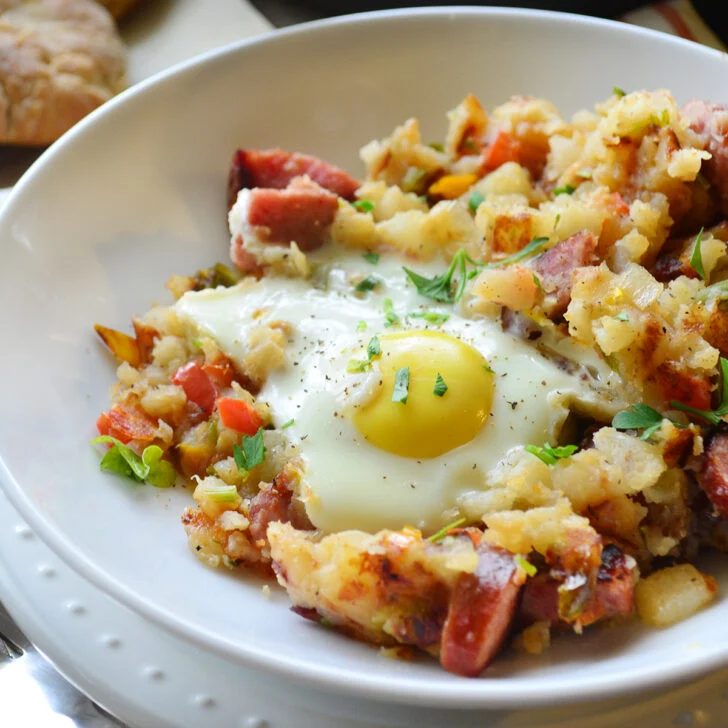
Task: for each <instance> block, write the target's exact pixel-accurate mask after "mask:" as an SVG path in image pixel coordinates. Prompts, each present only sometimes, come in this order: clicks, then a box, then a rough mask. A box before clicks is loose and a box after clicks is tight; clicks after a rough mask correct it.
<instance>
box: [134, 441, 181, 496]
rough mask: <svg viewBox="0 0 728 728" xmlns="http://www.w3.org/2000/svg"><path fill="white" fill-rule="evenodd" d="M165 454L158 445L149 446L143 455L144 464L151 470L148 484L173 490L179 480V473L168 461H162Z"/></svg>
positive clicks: (148, 475) (148, 474)
mask: <svg viewBox="0 0 728 728" xmlns="http://www.w3.org/2000/svg"><path fill="white" fill-rule="evenodd" d="M162 455H164V452H163V451H162V448H161V447H159V446H158V445H148V446H147V447H145V448H144V452H143V453H142V462H143V463H144V464H145V465H146V466H147V467H148V468H149V472H148V473H147V483H149V485H153V486H154V487H155V488H171V487H172V486H173V485H174V483H175V481H176V480H177V471H176V470H175V469H174V465H172V463H170V462H169V461H168V460H162Z"/></svg>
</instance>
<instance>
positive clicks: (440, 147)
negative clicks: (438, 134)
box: [427, 142, 445, 152]
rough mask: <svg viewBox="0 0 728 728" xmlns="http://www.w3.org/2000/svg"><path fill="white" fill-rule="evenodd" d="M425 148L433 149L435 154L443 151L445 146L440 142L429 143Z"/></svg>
mask: <svg viewBox="0 0 728 728" xmlns="http://www.w3.org/2000/svg"><path fill="white" fill-rule="evenodd" d="M427 146H428V147H430V149H434V150H435V151H436V152H444V151H445V145H444V144H441V143H440V142H430V143H429V144H428V145H427Z"/></svg>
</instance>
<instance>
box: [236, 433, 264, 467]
mask: <svg viewBox="0 0 728 728" xmlns="http://www.w3.org/2000/svg"><path fill="white" fill-rule="evenodd" d="M233 458H234V459H235V464H236V465H237V466H238V469H239V470H244V471H246V472H247V471H248V470H252V469H253V468H254V467H255V466H256V465H260V464H261V463H262V462H263V461H264V460H265V444H264V443H263V428H262V427H259V428H258V432H256V433H255V435H253V436H252V437H251V436H250V435H243V440H242V446H241V445H233Z"/></svg>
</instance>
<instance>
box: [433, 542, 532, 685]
mask: <svg viewBox="0 0 728 728" xmlns="http://www.w3.org/2000/svg"><path fill="white" fill-rule="evenodd" d="M478 554H479V561H478V566H477V567H476V569H475V572H474V573H472V574H462V575H461V576H460V577H459V578H458V581H457V583H456V585H455V589H454V590H453V594H452V597H451V599H450V606H449V609H448V613H447V617H446V619H445V624H444V626H443V630H442V642H441V647H440V662H441V663H442V666H443V667H444V668H445V669H446V670H448V671H449V672H454V673H457V674H458V675H464V676H466V677H475V676H476V675H478V674H479V673H480V672H481V671H482V670H483V668H484V667H485V666H486V665H487V664H488V663H489V662H490V661H491V660H492V659H493V658H494V657H495V655H496V654H497V652H498V650H499V649H500V646H501V644H502V642H503V639H504V638H505V636H506V634H507V632H508V629H509V627H510V625H511V621H512V620H513V615H514V614H515V611H516V604H517V602H518V595H519V592H520V591H521V582H520V579H519V574H518V570H517V568H516V564H515V561H514V560H513V555H512V554H510V553H508V552H507V551H505V550H503V549H499V548H496V547H494V546H490V545H488V544H481V545H480V546H479V547H478Z"/></svg>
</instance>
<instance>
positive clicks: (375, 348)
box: [367, 336, 382, 360]
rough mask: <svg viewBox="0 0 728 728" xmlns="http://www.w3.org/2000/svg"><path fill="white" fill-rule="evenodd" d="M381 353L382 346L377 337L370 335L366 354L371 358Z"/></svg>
mask: <svg viewBox="0 0 728 728" xmlns="http://www.w3.org/2000/svg"><path fill="white" fill-rule="evenodd" d="M381 353H382V347H381V346H380V345H379V337H377V336H372V338H371V339H369V343H368V344H367V356H368V357H369V359H370V360H371V359H373V358H374V357H375V356H379V355H380V354H381Z"/></svg>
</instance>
